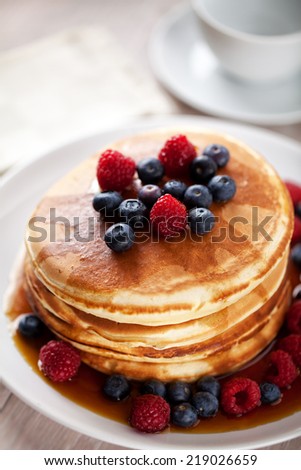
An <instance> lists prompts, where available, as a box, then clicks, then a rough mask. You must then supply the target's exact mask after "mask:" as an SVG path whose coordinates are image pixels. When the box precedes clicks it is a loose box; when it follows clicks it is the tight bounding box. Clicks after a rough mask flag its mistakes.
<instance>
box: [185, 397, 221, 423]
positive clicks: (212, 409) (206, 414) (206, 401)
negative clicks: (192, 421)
mask: <svg viewBox="0 0 301 470" xmlns="http://www.w3.org/2000/svg"><path fill="white" fill-rule="evenodd" d="M191 404H192V405H193V406H194V407H195V409H196V410H197V413H198V417H199V418H213V416H215V415H216V413H217V412H218V399H217V398H216V397H215V396H214V395H212V393H210V392H197V393H195V394H194V395H193V397H192V399H191Z"/></svg>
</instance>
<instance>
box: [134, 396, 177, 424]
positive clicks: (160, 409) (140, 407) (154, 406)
mask: <svg viewBox="0 0 301 470" xmlns="http://www.w3.org/2000/svg"><path fill="white" fill-rule="evenodd" d="M169 420H170V406H169V404H168V403H167V402H166V401H165V400H164V398H162V397H160V396H159V395H152V394H147V395H140V396H138V397H136V398H134V400H133V405H132V409H131V413H130V424H131V426H133V428H136V429H138V430H139V431H141V432H148V433H155V432H160V431H163V429H165V428H166V427H167V426H168V425H169Z"/></svg>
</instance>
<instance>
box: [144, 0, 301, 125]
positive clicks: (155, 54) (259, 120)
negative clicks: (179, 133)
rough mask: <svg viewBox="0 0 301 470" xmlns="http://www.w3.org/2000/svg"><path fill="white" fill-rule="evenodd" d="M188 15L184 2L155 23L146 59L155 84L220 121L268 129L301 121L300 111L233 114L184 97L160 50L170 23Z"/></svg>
mask: <svg viewBox="0 0 301 470" xmlns="http://www.w3.org/2000/svg"><path fill="white" fill-rule="evenodd" d="M189 14H193V9H192V7H191V6H190V5H189V4H187V2H185V3H183V2H182V3H180V4H177V5H175V6H173V7H172V8H170V9H169V10H168V11H167V12H166V13H165V14H164V15H163V16H162V17H161V18H160V19H159V20H158V21H157V23H156V24H155V26H154V27H153V29H152V32H151V35H150V38H149V42H148V58H149V63H150V66H151V69H152V71H153V73H154V74H155V76H156V77H157V79H158V81H159V82H160V83H161V84H162V85H163V86H164V88H165V89H166V90H167V91H169V92H170V93H171V94H172V95H173V96H175V97H176V98H178V99H179V100H180V101H181V102H183V103H184V104H186V105H189V106H191V107H192V108H193V109H196V110H197V111H200V112H205V113H208V114H210V115H213V116H216V117H219V118H222V119H233V120H236V119H239V120H243V121H244V122H246V123H250V124H257V125H271V126H276V125H290V124H297V123H299V122H301V108H300V109H299V110H297V111H291V112H289V111H287V112H284V113H281V114H279V113H262V114H261V115H258V114H256V113H251V112H235V111H234V112H233V111H231V110H230V111H229V112H228V111H226V110H221V109H218V110H217V109H216V107H215V106H214V105H212V106H210V105H209V104H208V103H207V104H204V103H203V104H202V105H199V104H198V103H196V102H195V101H194V100H193V99H191V98H190V97H189V96H187V95H186V93H185V91H183V89H182V87H180V86H177V85H176V84H175V82H172V81H171V80H169V78H168V73H167V69H166V67H164V64H165V61H164V60H163V47H162V44H163V42H164V41H163V38H164V36H165V35H166V33H167V31H168V30H169V29H170V28H171V26H172V25H173V24H175V23H176V22H178V21H179V20H180V19H181V18H182V17H185V16H188V15H189ZM255 86H256V85H255ZM300 86H301V83H300Z"/></svg>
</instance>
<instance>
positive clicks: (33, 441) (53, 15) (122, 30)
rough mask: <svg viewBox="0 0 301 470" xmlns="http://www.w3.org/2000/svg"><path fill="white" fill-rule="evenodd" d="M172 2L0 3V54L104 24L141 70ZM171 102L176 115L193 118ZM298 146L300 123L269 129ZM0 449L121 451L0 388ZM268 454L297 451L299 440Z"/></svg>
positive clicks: (19, 0)
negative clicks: (69, 30)
mask: <svg viewBox="0 0 301 470" xmlns="http://www.w3.org/2000/svg"><path fill="white" fill-rule="evenodd" d="M175 3H176V2H175V1H174V0H151V1H149V0H126V1H125V0H85V1H76V0H44V1H41V0H10V1H9V2H8V1H6V0H0V17H1V28H0V52H1V51H7V50H10V49H12V48H14V47H17V46H20V45H24V44H26V43H29V42H31V41H33V40H35V39H40V38H42V37H44V36H48V35H50V34H53V33H56V32H60V31H63V30H65V29H67V28H70V27H74V26H82V25H93V26H97V25H100V24H101V25H105V26H106V28H107V29H109V30H110V31H111V32H112V33H113V34H114V35H115V37H116V38H117V40H119V41H120V42H121V44H122V45H123V47H124V48H125V49H126V50H127V52H128V53H129V54H130V55H131V56H132V57H133V58H134V59H135V60H136V61H137V64H139V66H140V67H142V68H144V69H145V70H146V71H147V72H148V73H151V71H150V68H149V64H148V61H147V54H146V53H145V48H146V46H147V42H148V38H149V34H150V31H151V29H152V27H153V25H154V24H155V22H156V20H157V19H158V18H159V17H160V16H161V15H162V14H164V13H165V12H167V11H168V9H169V8H170V7H172V6H173V5H174V4H175ZM174 101H175V105H176V109H177V112H178V113H190V114H196V111H194V110H192V109H191V108H189V107H188V106H186V105H184V104H181V103H180V102H178V101H177V100H174ZM270 129H272V130H275V131H277V132H280V133H282V134H285V135H287V136H290V137H293V138H295V139H297V140H299V141H300V142H301V124H296V125H293V126H278V127H272V128H270ZM0 411H1V421H0V449H121V447H117V446H115V445H111V444H108V443H105V442H100V441H98V440H95V439H92V438H89V437H87V436H84V435H81V434H79V433H77V432H74V431H71V430H69V429H67V428H65V427H63V426H61V425H59V424H57V423H55V422H53V421H51V420H50V419H48V418H46V417H44V416H42V415H41V414H39V413H38V412H36V411H34V410H33V409H32V408H30V407H28V406H27V405H25V404H24V403H23V402H22V401H20V400H19V399H18V398H17V397H16V396H15V395H13V394H12V393H11V392H10V391H9V390H8V389H7V388H6V387H4V386H3V385H0ZM267 449H301V437H300V438H297V439H293V440H291V441H287V442H284V443H282V444H278V445H274V446H270V447H267Z"/></svg>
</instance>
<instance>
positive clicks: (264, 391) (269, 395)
mask: <svg viewBox="0 0 301 470" xmlns="http://www.w3.org/2000/svg"><path fill="white" fill-rule="evenodd" d="M260 392H261V402H262V403H264V404H265V405H272V404H273V403H277V402H279V401H280V400H281V397H282V393H281V391H280V388H279V387H278V386H277V385H275V384H272V383H269V382H263V383H262V384H260Z"/></svg>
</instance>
